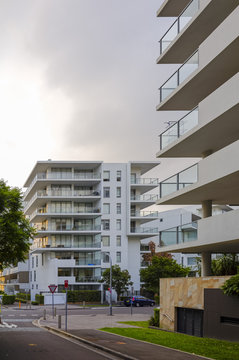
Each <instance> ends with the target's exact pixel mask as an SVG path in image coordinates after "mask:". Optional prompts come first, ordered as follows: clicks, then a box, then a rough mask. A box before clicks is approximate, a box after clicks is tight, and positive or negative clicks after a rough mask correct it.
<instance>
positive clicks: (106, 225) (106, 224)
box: [102, 219, 110, 230]
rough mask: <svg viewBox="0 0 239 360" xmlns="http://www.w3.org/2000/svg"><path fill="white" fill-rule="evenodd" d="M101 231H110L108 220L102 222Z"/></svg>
mask: <svg viewBox="0 0 239 360" xmlns="http://www.w3.org/2000/svg"><path fill="white" fill-rule="evenodd" d="M102 229H103V230H110V220H109V219H106V220H102Z"/></svg>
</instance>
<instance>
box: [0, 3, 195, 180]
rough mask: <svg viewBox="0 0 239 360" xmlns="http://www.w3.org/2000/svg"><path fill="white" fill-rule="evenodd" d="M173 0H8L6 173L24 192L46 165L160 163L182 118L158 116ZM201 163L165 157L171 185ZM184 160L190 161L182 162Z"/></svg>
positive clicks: (2, 72) (3, 109) (0, 9)
mask: <svg viewBox="0 0 239 360" xmlns="http://www.w3.org/2000/svg"><path fill="white" fill-rule="evenodd" d="M162 2H163V0H35V1H32V0H21V1H19V0H0V47H1V57H0V105H1V106H0V118H1V132H0V164H1V173H0V174H1V175H0V177H2V178H4V179H5V180H8V183H9V185H11V186H19V187H22V186H23V183H24V181H25V179H26V178H27V176H28V174H29V172H30V171H31V169H32V167H33V166H34V164H35V163H36V161H37V160H47V159H52V160H104V161H106V162H127V161H129V160H156V157H155V154H156V152H157V151H158V150H159V138H158V135H159V134H160V132H162V130H163V129H165V128H166V123H165V122H166V121H167V120H170V119H178V118H180V116H179V115H177V114H176V115H175V113H169V112H167V113H166V112H163V113H162V112H156V111H155V107H156V105H157V104H158V99H159V93H158V88H159V86H160V85H161V84H162V83H163V82H164V81H165V80H166V79H167V78H168V77H169V76H170V75H171V73H172V67H171V66H170V65H161V66H159V65H156V58H157V57H158V56H159V44H158V40H159V39H160V37H161V36H162V35H163V34H164V32H165V31H166V29H167V28H168V27H169V25H170V23H171V22H172V20H173V19H161V20H160V19H158V18H156V11H157V9H158V8H159V7H160V5H161V3H162ZM192 162H195V161H192V160H184V161H183V162H182V161H181V162H180V161H175V160H172V159H171V160H170V161H168V160H163V161H162V165H160V168H161V169H160V172H159V174H157V175H158V177H159V178H160V179H164V178H165V177H167V176H170V175H173V174H174V173H175V172H177V171H178V170H179V169H182V168H184V167H185V166H188V165H190V164H191V163H192ZM182 164H183V165H182Z"/></svg>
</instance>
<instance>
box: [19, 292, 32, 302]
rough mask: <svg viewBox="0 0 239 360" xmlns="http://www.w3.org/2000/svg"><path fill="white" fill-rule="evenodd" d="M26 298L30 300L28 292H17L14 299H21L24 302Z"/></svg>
mask: <svg viewBox="0 0 239 360" xmlns="http://www.w3.org/2000/svg"><path fill="white" fill-rule="evenodd" d="M28 300H30V294H26V293H17V295H16V301H21V302H22V303H26V302H27V301H28Z"/></svg>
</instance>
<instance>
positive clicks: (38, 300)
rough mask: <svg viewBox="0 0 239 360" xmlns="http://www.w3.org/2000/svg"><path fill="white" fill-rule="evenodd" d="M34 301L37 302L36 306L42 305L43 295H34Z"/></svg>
mask: <svg viewBox="0 0 239 360" xmlns="http://www.w3.org/2000/svg"><path fill="white" fill-rule="evenodd" d="M35 301H36V302H37V304H38V305H39V304H40V305H44V296H43V295H39V294H36V295H35Z"/></svg>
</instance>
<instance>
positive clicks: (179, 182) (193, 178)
mask: <svg viewBox="0 0 239 360" xmlns="http://www.w3.org/2000/svg"><path fill="white" fill-rule="evenodd" d="M197 181H198V164H195V165H193V166H190V167H189V168H187V169H185V170H183V171H181V172H179V173H178V174H176V175H174V176H172V177H170V178H168V179H166V180H164V181H162V182H161V183H160V198H162V197H163V196H166V195H169V194H171V193H173V192H175V191H178V190H181V189H183V188H185V187H187V186H189V185H191V184H194V183H196V182H197Z"/></svg>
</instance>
